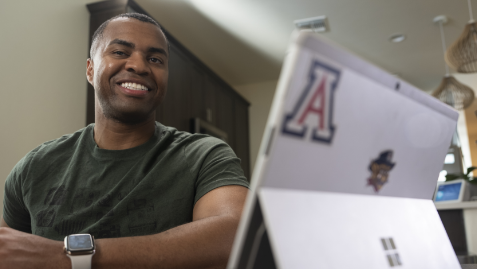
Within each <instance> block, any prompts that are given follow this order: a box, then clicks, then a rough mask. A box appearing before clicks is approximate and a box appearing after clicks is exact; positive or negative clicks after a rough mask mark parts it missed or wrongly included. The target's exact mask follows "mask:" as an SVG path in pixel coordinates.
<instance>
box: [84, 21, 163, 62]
mask: <svg viewBox="0 0 477 269" xmlns="http://www.w3.org/2000/svg"><path fill="white" fill-rule="evenodd" d="M118 18H132V19H136V20H139V21H142V22H147V23H151V24H154V25H155V26H157V28H159V30H160V31H161V32H162V34H163V35H164V38H165V39H166V43H167V50H169V40H167V36H166V35H165V34H164V31H163V30H162V27H161V25H159V23H157V21H155V20H154V19H153V18H151V17H149V16H147V15H144V14H141V13H123V14H119V15H117V16H114V17H112V18H111V19H109V20H107V21H105V22H103V24H101V25H100V26H99V27H98V29H96V31H94V34H93V39H92V42H91V49H90V51H89V57H90V58H91V59H92V58H93V57H94V54H95V53H96V49H97V48H98V43H99V41H100V40H101V39H102V38H103V32H104V29H106V26H108V24H109V23H110V22H111V21H113V20H115V19H118Z"/></svg>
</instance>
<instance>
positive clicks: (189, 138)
mask: <svg viewBox="0 0 477 269" xmlns="http://www.w3.org/2000/svg"><path fill="white" fill-rule="evenodd" d="M158 124H159V125H160V127H161V129H162V130H163V131H162V132H163V135H164V139H168V138H169V139H171V142H172V143H171V146H174V147H184V149H187V151H196V150H199V151H203V150H210V149H212V148H215V147H217V146H225V147H229V146H228V144H227V143H226V142H225V141H223V140H221V139H219V138H216V137H213V136H210V135H207V134H201V133H194V134H192V133H189V132H185V131H179V130H177V129H176V128H174V127H170V126H164V125H162V124H160V123H158Z"/></svg>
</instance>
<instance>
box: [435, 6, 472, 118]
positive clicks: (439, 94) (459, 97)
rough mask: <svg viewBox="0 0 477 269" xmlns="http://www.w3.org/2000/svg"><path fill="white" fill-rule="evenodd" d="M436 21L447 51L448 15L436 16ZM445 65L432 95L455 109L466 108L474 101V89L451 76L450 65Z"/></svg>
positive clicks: (444, 48) (444, 49) (443, 45)
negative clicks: (441, 76) (446, 25)
mask: <svg viewBox="0 0 477 269" xmlns="http://www.w3.org/2000/svg"><path fill="white" fill-rule="evenodd" d="M434 23H437V24H439V28H440V30H441V39H442V49H443V51H444V53H445V51H446V43H445V37H444V27H443V25H444V24H446V23H447V17H446V16H444V15H441V16H437V17H435V18H434ZM444 64H445V63H444ZM445 67H446V75H445V76H444V78H443V79H442V82H441V84H440V85H439V87H438V88H437V89H436V90H435V91H434V92H433V93H432V95H433V96H434V97H436V98H438V99H439V100H441V101H442V102H444V103H446V104H448V105H450V106H452V107H453V108H455V109H458V110H461V109H465V108H466V107H468V106H470V105H471V104H472V102H473V101H474V98H475V97H474V91H473V90H472V89H471V88H470V87H468V86H466V85H464V84H462V83H460V82H459V81H457V79H455V78H454V77H453V76H451V75H450V74H449V67H448V66H447V64H445Z"/></svg>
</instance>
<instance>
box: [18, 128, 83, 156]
mask: <svg viewBox="0 0 477 269" xmlns="http://www.w3.org/2000/svg"><path fill="white" fill-rule="evenodd" d="M89 128H91V126H87V127H84V128H82V129H79V130H78V131H76V132H74V133H70V134H65V135H62V136H61V137H58V138H56V139H53V140H49V141H46V142H44V143H42V144H40V145H39V146H37V147H36V148H34V149H33V150H31V151H30V152H29V153H27V155H26V156H25V159H31V158H38V157H44V156H47V155H50V154H56V153H58V152H65V151H70V150H72V149H73V148H74V146H75V145H78V142H79V140H80V139H81V137H83V135H84V133H85V132H86V131H87V130H89Z"/></svg>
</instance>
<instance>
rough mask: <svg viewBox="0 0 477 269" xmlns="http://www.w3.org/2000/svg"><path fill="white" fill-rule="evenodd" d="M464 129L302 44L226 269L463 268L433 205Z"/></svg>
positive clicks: (313, 43) (348, 56)
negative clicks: (456, 132) (447, 162)
mask: <svg viewBox="0 0 477 269" xmlns="http://www.w3.org/2000/svg"><path fill="white" fill-rule="evenodd" d="M457 118H458V113H457V112H456V111H455V110H453V109H451V108H450V107H449V106H447V105H445V104H443V103H441V102H440V101H438V100H437V99H435V98H433V97H431V96H429V95H427V94H426V93H424V92H422V91H420V90H418V89H416V88H415V87H414V86H412V85H410V84H408V83H406V82H405V81H402V80H401V79H399V78H397V77H395V76H393V75H390V74H388V73H386V72H385V71H383V70H381V69H379V68H378V67H376V66H374V65H372V64H370V63H368V62H366V61H364V60H362V59H360V58H359V57H357V56H355V55H353V54H352V53H350V52H348V51H346V50H344V49H343V48H341V47H339V46H337V45H335V44H332V43H331V42H330V41H328V40H326V39H324V38H323V37H320V36H318V35H316V34H312V33H304V32H298V33H294V36H293V38H292V42H291V44H290V46H289V51H288V53H287V57H286V59H285V62H284V65H283V68H282V73H281V76H280V80H279V83H278V87H277V91H276V93H275V97H274V101H273V104H272V108H271V111H270V115H269V118H268V122H267V126H266V129H265V133H264V137H263V140H262V144H261V148H260V151H259V155H258V157H257V162H256V165H255V170H254V172H253V176H252V180H251V182H252V187H251V191H250V194H249V196H248V197H247V201H246V204H245V207H244V212H243V215H242V219H241V222H240V224H239V228H238V230H237V234H236V238H235V241H234V245H233V248H232V252H231V256H230V259H229V263H228V267H227V268H228V269H239V268H240V269H242V268H245V269H252V268H280V269H296V268H300V269H304V268H327V269H331V268H366V269H373V268H376V269H377V268H379V269H382V268H394V267H396V268H416V269H422V268H443V269H444V268H446V269H449V268H460V265H459V262H458V260H457V257H456V255H455V253H454V251H453V248H452V245H451V243H450V241H449V239H448V237H447V234H446V231H445V229H444V227H443V225H442V223H441V220H440V218H439V215H438V213H437V211H436V208H435V205H434V203H433V201H432V197H433V192H434V190H435V187H436V183H437V178H438V175H439V172H440V170H441V168H442V165H443V162H444V158H445V156H446V153H447V150H448V147H449V145H450V141H451V138H452V135H453V133H454V130H455V129H456V123H457Z"/></svg>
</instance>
